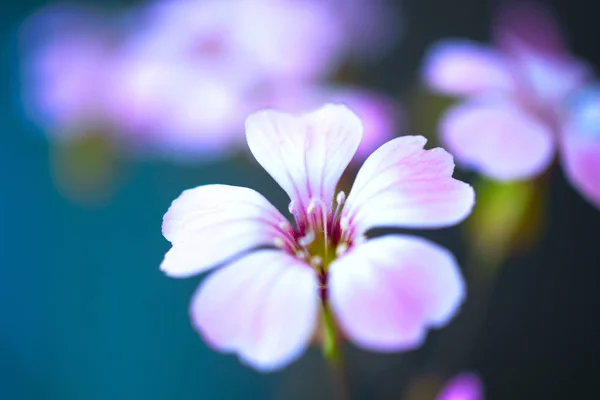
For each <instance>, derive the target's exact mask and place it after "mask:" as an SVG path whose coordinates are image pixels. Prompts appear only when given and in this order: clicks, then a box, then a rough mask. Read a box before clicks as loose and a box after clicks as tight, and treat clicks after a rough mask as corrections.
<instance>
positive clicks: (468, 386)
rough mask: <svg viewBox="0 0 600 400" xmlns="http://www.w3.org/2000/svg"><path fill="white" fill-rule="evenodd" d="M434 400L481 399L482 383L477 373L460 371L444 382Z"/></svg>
mask: <svg viewBox="0 0 600 400" xmlns="http://www.w3.org/2000/svg"><path fill="white" fill-rule="evenodd" d="M436 400H483V384H482V383H481V380H480V379H479V378H478V377H477V375H475V374H473V373H462V374H460V375H457V376H455V377H454V378H452V379H451V380H450V381H449V382H448V383H447V384H446V386H445V387H444V388H443V389H442V391H441V392H440V394H439V395H438V396H437V398H436Z"/></svg>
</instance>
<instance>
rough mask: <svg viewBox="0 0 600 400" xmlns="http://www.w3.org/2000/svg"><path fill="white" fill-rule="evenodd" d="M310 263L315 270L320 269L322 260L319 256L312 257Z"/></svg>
mask: <svg viewBox="0 0 600 400" xmlns="http://www.w3.org/2000/svg"><path fill="white" fill-rule="evenodd" d="M310 263H311V265H312V266H313V267H315V268H321V267H322V266H323V260H322V259H321V257H319V256H314V257H313V258H311V259H310Z"/></svg>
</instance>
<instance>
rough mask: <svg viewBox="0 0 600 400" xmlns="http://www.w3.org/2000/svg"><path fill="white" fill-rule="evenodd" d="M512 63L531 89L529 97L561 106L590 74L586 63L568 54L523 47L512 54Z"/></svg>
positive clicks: (543, 102)
mask: <svg viewBox="0 0 600 400" xmlns="http://www.w3.org/2000/svg"><path fill="white" fill-rule="evenodd" d="M515 66H516V67H517V68H518V70H519V74H520V77H521V79H522V80H523V82H524V85H526V88H527V89H529V90H530V91H531V93H532V100H533V101H536V102H539V103H542V104H549V105H551V106H556V105H558V106H560V105H562V104H561V102H562V101H564V99H565V97H567V96H568V95H570V94H571V93H573V92H574V91H576V90H577V89H578V88H580V87H581V86H582V85H584V84H585V83H586V82H587V81H588V80H589V78H590V76H591V75H592V72H591V68H590V66H589V65H587V64H586V63H584V62H582V61H580V60H577V59H574V58H572V57H569V56H567V55H564V56H554V55H545V54H542V53H539V52H536V50H535V49H532V48H528V47H522V48H521V51H520V52H518V54H516V56H515Z"/></svg>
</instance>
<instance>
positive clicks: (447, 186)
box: [342, 136, 475, 233]
mask: <svg viewBox="0 0 600 400" xmlns="http://www.w3.org/2000/svg"><path fill="white" fill-rule="evenodd" d="M425 142H426V139H425V138H424V137H422V136H404V137H400V138H396V139H394V140H391V141H389V142H387V143H386V144H384V145H383V146H381V147H380V148H379V149H377V150H376V151H375V152H374V153H373V154H371V156H370V157H369V158H368V159H367V160H366V161H365V163H364V165H363V166H362V168H361V169H360V171H359V172H358V175H357V177H356V181H355V183H354V186H353V187H352V190H351V191H350V195H349V196H348V201H347V203H346V206H345V207H344V210H343V214H342V215H343V218H346V219H348V221H349V222H350V223H351V224H352V226H353V227H354V229H356V231H357V233H362V232H364V231H366V230H367V229H369V228H373V227H383V226H388V227H389V226H398V227H419V228H430V227H442V226H448V225H453V224H456V223H458V222H460V221H461V220H463V219H464V218H465V217H466V216H467V215H469V213H470V212H471V209H472V207H473V203H474V198H475V195H474V192H473V188H472V187H471V186H469V185H467V184H466V183H464V182H461V181H458V180H456V179H454V178H452V172H453V170H454V162H453V160H452V156H451V155H450V154H448V153H447V152H446V151H445V150H443V149H441V148H435V149H432V150H424V149H423V146H424V145H425Z"/></svg>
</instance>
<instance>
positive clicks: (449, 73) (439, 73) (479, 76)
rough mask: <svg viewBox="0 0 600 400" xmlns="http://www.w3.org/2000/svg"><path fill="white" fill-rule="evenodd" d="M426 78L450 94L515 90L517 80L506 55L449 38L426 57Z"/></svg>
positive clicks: (434, 47)
mask: <svg viewBox="0 0 600 400" xmlns="http://www.w3.org/2000/svg"><path fill="white" fill-rule="evenodd" d="M423 79H424V80H425V83H426V84H427V85H428V86H429V87H431V88H432V89H434V90H436V91H438V92H441V93H445V94H450V95H473V94H477V93H481V92H485V91H503V92H512V91H514V89H515V79H514V77H513V76H512V72H511V70H510V67H509V63H508V61H507V60H506V59H505V58H504V56H503V55H502V54H501V53H499V52H497V51H495V50H493V49H492V48H489V47H486V46H483V45H480V44H477V43H474V42H469V41H466V40H446V41H442V42H440V43H438V44H436V45H434V46H433V47H432V48H431V49H430V50H429V52H428V54H427V56H426V59H425V64H424V67H423Z"/></svg>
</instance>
